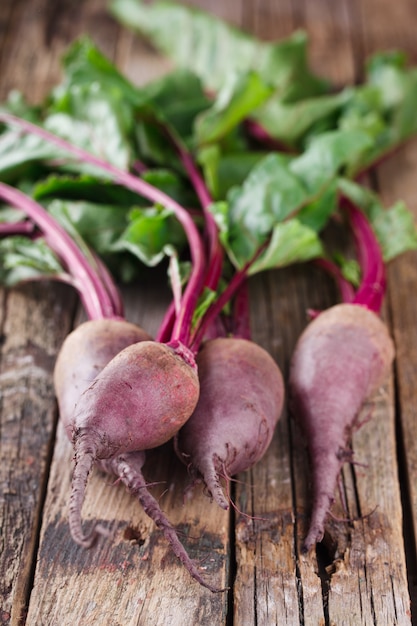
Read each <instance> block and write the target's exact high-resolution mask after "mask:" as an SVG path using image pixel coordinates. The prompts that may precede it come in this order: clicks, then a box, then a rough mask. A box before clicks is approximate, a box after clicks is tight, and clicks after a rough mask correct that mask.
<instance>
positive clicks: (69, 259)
mask: <svg viewBox="0 0 417 626" xmlns="http://www.w3.org/2000/svg"><path fill="white" fill-rule="evenodd" d="M0 197H1V198H2V199H3V200H5V201H6V202H8V203H10V204H11V205H12V206H14V207H15V208H16V209H19V210H20V211H23V212H24V213H25V214H26V215H27V216H28V217H30V218H31V220H32V221H33V222H34V223H35V224H36V225H37V227H38V228H39V229H40V230H41V231H42V232H43V233H44V235H45V238H46V239H47V241H48V245H49V246H50V248H51V249H52V250H53V251H54V252H55V253H56V254H57V255H58V256H59V257H60V258H61V259H62V261H63V262H64V264H65V265H66V266H67V268H69V269H70V273H71V275H72V276H73V278H74V283H73V284H74V285H75V286H76V288H77V289H78V291H79V293H80V295H81V298H82V300H83V304H84V306H85V309H86V311H87V313H88V315H89V316H90V318H91V319H101V318H106V317H107V318H108V317H115V316H116V315H115V312H114V309H113V305H112V302H111V300H110V298H109V296H108V294H107V291H106V289H105V288H104V287H103V285H102V283H101V280H100V279H99V277H98V276H97V274H96V272H95V271H94V270H93V269H92V268H91V267H90V265H89V264H88V262H87V261H86V259H85V257H84V256H83V254H82V253H81V251H80V250H79V248H78V247H77V245H76V244H75V242H74V241H73V240H72V238H71V237H70V236H69V235H68V233H67V232H66V231H65V230H64V228H62V226H60V224H58V223H57V222H56V221H55V220H54V219H53V218H52V216H51V215H49V213H48V212H47V211H46V210H45V209H44V208H43V207H42V206H41V205H40V204H38V203H37V202H36V201H35V200H33V199H32V198H30V197H29V196H26V194H24V193H22V192H21V191H19V190H18V189H14V188H13V187H10V186H9V185H7V184H6V183H1V182H0Z"/></svg>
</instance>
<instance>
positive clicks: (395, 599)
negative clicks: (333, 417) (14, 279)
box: [0, 0, 417, 626]
mask: <svg viewBox="0 0 417 626" xmlns="http://www.w3.org/2000/svg"><path fill="white" fill-rule="evenodd" d="M188 4H193V5H195V6H197V5H198V6H201V7H203V8H205V9H208V10H210V11H212V12H213V13H215V14H217V15H219V16H221V17H223V18H224V19H227V20H228V21H230V22H232V23H235V24H237V25H239V26H243V27H244V28H246V29H247V30H249V31H251V32H253V33H255V34H257V35H258V36H262V37H265V38H272V37H279V36H285V35H288V34H289V33H291V32H292V31H293V30H294V29H295V28H305V29H306V30H307V31H308V33H309V37H310V58H311V62H312V65H313V67H314V68H315V69H316V70H317V71H319V72H320V73H321V74H323V75H325V76H328V77H329V78H330V79H331V80H332V81H334V82H335V83H337V84H340V85H341V84H345V83H349V82H350V83H352V82H354V81H355V80H358V79H359V78H360V77H361V73H362V69H363V62H364V59H365V58H366V56H367V55H369V53H371V52H373V51H375V50H380V49H387V48H392V47H397V48H398V47H400V48H402V49H404V50H405V51H406V52H407V53H408V54H409V56H410V60H411V61H412V62H413V63H417V44H416V39H415V27H416V24H417V4H416V3H415V0H396V1H395V2H389V1H388V0H310V1H309V2H305V1H303V0H280V1H279V2H276V1H274V0H228V1H224V0H198V1H197V0H194V1H191V0H189V2H188ZM83 32H87V33H89V34H90V36H92V38H93V39H94V40H95V41H96V43H97V44H98V45H99V46H100V47H101V49H102V50H103V51H104V52H105V53H106V54H107V55H108V56H109V57H110V58H112V59H113V60H114V61H115V62H116V63H117V64H118V65H119V67H120V68H121V69H122V70H123V71H124V72H125V73H126V74H127V75H128V76H129V77H130V78H131V79H132V80H134V81H135V82H137V83H144V82H146V81H147V80H149V79H150V78H151V77H154V76H156V75H158V74H162V73H163V72H165V71H166V70H167V69H169V63H167V61H165V60H163V59H161V58H160V57H158V56H157V55H156V54H155V53H154V52H153V51H152V50H151V49H150V47H149V46H148V45H147V44H146V43H144V42H143V41H141V40H140V39H139V38H138V37H136V36H134V35H132V34H131V33H129V32H127V31H126V30H124V29H123V28H121V27H120V26H118V25H117V24H116V23H115V21H114V20H113V19H112V18H111V17H109V15H108V14H107V12H106V3H105V1H104V0H1V3H0V99H4V98H5V97H6V95H7V93H8V92H9V90H10V89H14V88H16V89H20V90H22V91H23V92H24V93H25V94H26V95H27V96H28V97H29V98H30V99H31V100H32V101H34V102H36V101H40V99H41V98H42V97H43V96H44V94H45V93H46V92H47V91H48V89H50V88H51V87H52V85H54V84H55V83H56V82H57V80H58V79H59V75H60V68H59V59H60V56H61V54H62V53H63V51H64V50H65V49H66V47H67V46H68V44H69V43H70V42H71V41H72V40H73V39H74V38H75V37H76V36H78V35H79V34H81V33H83ZM416 171H417V141H411V142H410V143H408V144H407V146H405V147H404V148H403V149H402V150H401V151H399V153H398V154H396V155H395V157H394V158H392V159H391V160H389V161H388V162H386V163H384V164H383V165H381V166H380V167H379V168H378V170H377V171H376V173H375V175H374V176H373V177H372V184H373V185H375V186H376V187H377V188H378V189H379V190H380V191H381V193H382V195H383V198H384V199H385V200H386V202H387V203H388V202H390V201H393V200H395V199H398V198H402V199H404V200H405V201H406V202H407V203H408V204H409V206H410V208H411V209H412V210H413V211H414V213H415V215H416V217H417V183H416V175H415V172H416ZM160 282H161V287H159V286H158V284H157V281H155V280H153V281H152V283H151V284H147V283H144V284H140V285H138V286H134V287H132V288H129V289H127V290H126V292H125V296H126V303H127V312H128V317H129V319H131V320H132V321H136V322H139V323H140V324H141V325H142V326H144V327H145V328H146V329H147V330H148V332H150V333H152V332H153V331H154V330H155V329H156V328H157V324H158V320H159V319H161V317H162V314H163V310H164V307H165V305H166V302H167V299H168V293H167V292H166V290H165V288H164V287H163V277H160ZM416 287H417V254H416V253H408V254H406V255H404V256H403V257H402V258H401V259H398V260H396V261H394V262H393V263H392V265H391V267H390V269H389V291H388V297H387V299H386V306H385V309H384V318H385V320H386V321H387V323H388V324H389V326H390V329H391V332H392V335H393V337H394V339H395V343H396V348H397V359H396V362H395V366H394V368H393V372H392V376H391V378H390V380H389V381H388V382H387V384H386V386H385V387H384V388H383V389H381V390H380V392H379V394H378V396H377V397H376V398H375V400H374V402H373V403H372V405H369V406H367V407H365V409H364V415H366V414H367V413H368V412H369V411H372V415H373V419H372V420H370V421H369V422H368V423H366V424H365V426H364V427H363V429H361V431H359V432H358V433H357V434H356V435H355V437H354V441H353V448H354V453H355V460H356V461H357V464H355V465H353V466H346V467H345V469H344V472H343V480H342V488H343V492H344V497H345V498H346V500H347V503H348V510H349V515H350V517H351V519H352V521H351V522H346V521H343V519H341V518H343V517H345V513H344V511H343V509H342V507H341V503H340V501H337V502H336V503H335V506H334V509H333V513H334V518H331V519H330V520H329V522H328V524H327V532H326V536H325V539H324V541H323V543H322V544H321V545H320V546H319V548H318V549H317V553H316V555H309V556H303V555H301V553H300V550H299V546H300V541H301V538H302V536H303V533H304V531H305V528H306V524H307V521H308V513H309V485H308V464H307V458H306V453H305V448H304V444H303V440H302V438H301V436H300V433H299V432H298V431H297V427H296V426H295V424H294V422H293V420H292V419H291V417H290V416H288V414H287V412H286V411H284V414H283V417H282V420H281V422H280V424H279V427H278V429H277V432H276V436H275V438H274V441H273V443H272V445H271V447H270V449H269V451H268V453H267V455H266V456H265V458H264V459H263V460H262V462H261V463H259V464H258V465H257V466H256V467H255V468H254V469H253V470H252V471H250V472H247V473H246V474H245V475H243V476H240V477H239V482H238V483H236V487H235V492H234V498H235V501H236V504H237V510H238V511H239V512H237V511H234V510H232V511H231V512H230V513H225V512H223V511H221V510H219V509H218V508H217V507H216V505H214V504H211V503H210V501H209V500H208V499H207V498H206V497H205V496H204V495H203V494H202V493H201V492H200V491H199V489H196V490H195V491H194V493H193V494H188V495H187V496H186V497H185V498H184V488H185V486H186V485H187V477H186V472H185V471H184V468H183V467H182V466H180V464H179V462H178V461H177V460H176V459H175V457H174V455H173V453H172V449H171V447H170V445H167V446H166V447H165V448H164V450H162V451H158V452H153V453H152V454H151V455H149V457H148V462H147V465H146V468H145V469H146V473H147V476H148V478H149V480H150V481H152V482H154V481H155V482H157V481H161V484H160V485H157V486H155V488H154V493H155V494H156V495H157V496H158V497H160V503H161V505H162V507H163V509H164V511H165V512H166V513H167V515H168V516H169V517H170V519H171V520H172V521H173V522H174V523H175V524H177V525H178V527H179V529H180V530H181V532H182V533H183V539H184V543H185V545H186V547H187V549H188V551H189V553H190V554H191V556H192V557H193V558H195V559H196V560H198V561H200V563H201V569H202V572H203V573H204V575H205V576H207V578H209V579H210V581H211V582H212V583H213V584H216V585H224V584H229V585H230V587H231V589H230V592H229V593H223V594H215V595H214V594H212V593H210V592H209V591H207V590H205V589H203V588H201V587H199V586H198V584H197V583H195V582H194V581H192V580H191V579H190V577H189V576H188V574H187V573H186V572H185V571H184V570H183V568H182V567H181V566H180V565H179V564H178V563H177V562H176V559H175V557H173V556H172V555H171V554H170V552H169V550H168V549H167V546H166V544H165V542H164V540H163V539H162V538H161V536H160V533H159V532H158V531H156V530H155V528H154V526H153V524H152V523H151V522H150V521H149V520H148V519H147V517H146V516H145V515H144V514H143V512H142V511H141V509H140V506H139V504H138V503H137V502H135V501H134V500H133V499H132V498H131V497H130V496H128V495H127V494H126V493H125V490H124V488H123V487H122V486H120V485H112V484H110V482H109V479H108V478H104V477H103V476H102V475H100V474H99V472H96V473H95V474H94V476H93V479H92V481H91V484H90V487H89V490H88V497H87V501H86V503H85V506H84V509H83V514H84V517H85V521H86V524H88V523H89V520H90V519H91V520H92V519H101V520H105V521H106V522H108V523H109V524H110V526H111V529H112V530H113V532H114V539H113V541H108V540H107V541H106V540H102V541H100V542H99V544H98V545H97V546H96V547H95V548H94V549H93V550H91V551H88V552H86V551H84V550H83V549H81V548H79V547H78V546H76V545H75V544H74V543H73V542H72V540H71V538H70V536H69V532H68V526H67V512H66V502H67V498H68V492H69V481H70V475H71V457H72V452H71V447H70V445H69V444H68V442H67V441H66V439H65V437H64V435H63V432H62V430H61V428H60V425H59V422H58V419H57V418H58V416H57V411H56V405H55V400H54V391H53V385H52V370H53V365H54V360H55V356H56V354H57V351H58V349H59V346H60V345H61V343H62V340H63V338H64V337H65V335H66V334H67V333H68V332H69V331H70V329H71V328H72V326H73V325H74V324H76V323H77V319H78V317H77V315H78V313H77V301H76V298H75V297H74V294H73V293H72V292H71V291H70V290H69V289H66V288H64V287H62V286H61V287H57V286H56V285H52V284H51V285H49V284H45V285H37V286H28V287H25V288H20V289H15V290H12V291H8V292H5V291H1V292H0V302H1V306H0V328H1V339H2V341H1V346H0V350H1V352H0V420H1V421H0V446H1V447H0V531H1V535H0V624H13V625H14V626H21V625H23V624H27V625H28V626H35V625H36V626H38V625H41V626H73V625H75V624H77V625H82V626H86V625H90V624H94V625H97V626H101V625H103V626H104V625H106V626H108V625H109V626H133V625H144V626H157V625H161V626H162V625H168V626H176V625H178V626H180V625H183V624H190V625H191V624H192V625H194V624H199V625H200V624H201V625H204V624H207V625H209V624H210V625H225V626H231V625H232V624H234V625H236V626H246V625H248V626H250V625H252V624H253V625H257V626H269V625H274V624H277V625H278V624H279V625H280V626H281V625H282V626H284V625H294V626H296V625H305V626H310V625H311V626H319V625H323V626H331V625H332V626H339V625H343V626H344V625H352V626H359V625H361V626H362V625H364V626H365V625H366V626H370V625H372V626H375V625H378V626H392V625H394V624H398V625H400V626H406V625H407V624H411V623H412V615H413V616H414V619H415V622H414V623H417V618H416V616H417V603H416V598H415V595H416V594H415V587H416V584H417V582H416V549H415V536H416V532H417V528H416V522H417V438H416V436H415V433H416V426H415V422H416V417H417V402H416V400H417V398H416V391H415V372H417V318H416V314H415V310H416V305H417V302H416V301H415V300H414V298H416V293H417V289H416ZM251 296H252V298H251V301H252V328H253V337H254V339H255V340H257V341H258V342H259V343H260V344H261V345H263V346H264V347H265V348H266V349H268V350H269V352H270V353H271V354H272V355H273V356H274V357H275V358H276V360H277V362H278V363H279V364H280V366H281V367H282V369H283V371H284V373H285V374H286V373H287V372H288V362H289V358H290V354H291V351H292V349H293V347H294V344H295V341H296V338H297V336H298V335H299V333H300V332H301V330H302V329H303V328H304V326H305V324H306V322H307V318H306V314H305V311H306V309H307V308H308V307H316V308H323V307H325V306H327V305H330V304H331V303H332V302H334V301H335V300H336V298H337V294H336V292H335V290H334V288H333V286H332V285H331V284H330V282H329V281H327V280H326V279H325V278H323V276H322V275H321V274H320V273H319V272H318V270H315V269H313V268H310V267H301V266H300V267H296V268H293V269H291V270H286V271H277V272H271V273H269V274H268V275H264V276H261V277H260V278H259V279H257V280H254V281H252V283H251ZM338 518H339V520H338Z"/></svg>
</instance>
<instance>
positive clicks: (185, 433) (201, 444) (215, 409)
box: [175, 338, 284, 509]
mask: <svg viewBox="0 0 417 626" xmlns="http://www.w3.org/2000/svg"><path fill="white" fill-rule="evenodd" d="M197 364H198V369H199V378H200V398H199V401H198V404H197V407H196V409H195V411H194V413H193V414H192V416H191V417H190V419H189V420H188V421H187V423H186V424H185V425H184V426H183V427H182V429H181V430H180V431H179V433H178V435H177V437H176V444H175V446H176V451H177V454H178V456H179V457H180V459H181V460H182V461H183V462H184V463H186V464H187V465H188V466H189V468H190V469H191V470H192V472H194V473H196V474H197V475H198V476H200V477H202V479H203V481H204V483H205V485H206V486H207V489H208V491H209V492H210V494H211V496H212V497H213V498H214V499H215V500H216V502H217V503H218V504H219V505H220V506H221V507H222V508H224V509H227V508H228V501H227V499H226V497H225V495H224V493H223V490H222V487H221V485H220V478H221V477H224V478H226V479H228V478H229V477H230V476H232V475H233V474H237V473H238V472H242V471H244V470H247V469H249V468H250V467H252V466H253V465H254V464H255V463H256V462H257V461H259V459H260V458H261V457H262V455H263V454H264V453H265V451H266V449H267V447H268V446H269V444H270V442H271V439H272V435H273V433H274V429H275V426H276V423H277V421H278V419H279V417H280V414H281V410H282V405H283V399H284V385H283V380H282V375H281V372H280V369H279V368H278V366H277V364H276V363H275V361H274V360H273V358H272V357H271V356H270V355H269V354H268V353H267V352H266V351H265V350H264V349H263V348H261V347H260V346H258V345H257V344H255V343H254V342H252V341H248V340H246V339H236V338H217V339H211V340H209V341H207V342H206V343H205V344H203V346H202V348H201V350H200V352H199V353H198V355H197Z"/></svg>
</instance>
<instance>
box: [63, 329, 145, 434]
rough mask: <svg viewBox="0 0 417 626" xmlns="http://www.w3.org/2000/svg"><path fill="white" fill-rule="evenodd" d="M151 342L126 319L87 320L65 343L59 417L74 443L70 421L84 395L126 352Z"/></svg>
mask: <svg viewBox="0 0 417 626" xmlns="http://www.w3.org/2000/svg"><path fill="white" fill-rule="evenodd" d="M144 340H148V341H150V340H151V337H150V335H148V333H147V332H145V331H144V330H143V329H142V328H140V327H139V326H136V325H135V324H132V323H130V322H127V321H126V320H123V319H95V320H88V321H87V322H84V323H83V324H80V325H79V326H77V328H76V329H75V330H73V331H72V332H71V333H70V334H69V335H68V336H67V337H66V338H65V340H64V343H63V344H62V347H61V350H60V352H59V354H58V357H57V360H56V363H55V369H54V386H55V392H56V396H57V400H58V405H59V413H60V415H61V418H62V420H63V422H64V423H65V424H66V425H67V428H68V430H67V435H68V438H69V439H70V440H71V439H72V432H70V428H71V426H70V425H71V420H72V417H73V413H74V409H75V405H76V403H77V401H78V399H79V397H80V396H81V394H82V392H84V391H85V389H86V388H87V387H88V386H89V385H90V383H92V381H93V380H94V378H95V377H96V376H97V374H99V373H100V372H101V370H102V369H103V368H104V367H105V366H106V365H107V363H108V362H109V361H111V359H112V358H113V357H115V356H116V354H118V353H119V352H120V351H121V350H123V348H126V347H127V346H129V345H131V344H133V343H138V342H139V341H144Z"/></svg>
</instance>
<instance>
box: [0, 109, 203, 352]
mask: <svg viewBox="0 0 417 626" xmlns="http://www.w3.org/2000/svg"><path fill="white" fill-rule="evenodd" d="M0 122H3V123H5V124H15V125H18V126H19V127H20V128H21V129H22V130H23V131H24V132H26V133H32V134H35V135H38V136H39V137H41V138H42V139H44V140H45V141H48V142H49V143H52V144H54V145H56V146H58V147H59V148H60V149H62V150H64V151H66V152H69V153H70V154H72V155H74V156H75V157H77V158H78V159H80V160H82V161H84V162H87V163H90V164H92V165H95V166H96V167H98V168H99V169H101V170H102V171H103V172H104V173H106V174H107V175H109V176H110V178H111V179H112V180H113V181H114V182H116V183H117V184H120V185H123V186H124V187H127V188H128V189H130V190H131V191H134V192H136V193H137V194H139V195H141V196H143V197H144V198H146V199H147V200H149V201H151V202H153V203H155V204H161V205H163V206H165V207H167V208H168V209H171V210H172V211H173V212H174V214H175V216H176V218H177V219H178V221H179V222H180V224H181V225H182V227H183V229H184V231H185V234H186V236H187V239H188V244H189V247H190V254H191V260H192V267H193V269H192V272H191V276H190V279H189V281H188V283H187V286H186V288H185V291H184V294H183V298H182V306H181V311H180V314H179V315H178V316H177V318H176V320H175V323H174V327H173V331H172V336H171V340H172V341H174V342H176V341H179V342H181V343H183V344H185V345H187V343H188V341H189V338H190V329H191V323H192V317H193V312H194V309H195V305H196V303H197V299H198V296H199V294H200V289H201V285H202V282H203V279H204V265H205V258H204V250H203V246H202V243H201V240H200V235H199V233H198V230H197V227H196V226H195V224H194V222H193V220H192V218H191V217H190V215H189V214H188V212H187V211H186V210H185V209H184V208H183V207H182V206H181V205H180V204H178V203H177V202H176V201H175V200H173V199H172V198H170V196H168V195H167V194H165V193H164V192H163V191H160V190H159V189H157V188H156V187H154V186H153V185H150V184H149V183H147V182H146V181H144V180H142V179H141V178H138V177H137V176H134V175H133V174H131V173H129V172H126V171H124V170H121V169H120V168H118V167H116V166H115V165H112V164H111V163H108V162H107V161H105V160H103V159H101V158H100V157H97V156H95V155H94V154H91V153H90V152H87V151H86V150H83V149H82V148H79V147H78V146H75V145H73V144H71V143H69V142H68V141H66V140H65V139H62V138H61V137H58V136H56V135H54V134H53V133H50V132H49V131H47V130H45V129H44V128H42V127H40V126H37V125H36V124H32V123H31V122H28V121H27V120H24V119H21V118H19V117H16V116H14V115H11V114H9V113H0Z"/></svg>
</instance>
